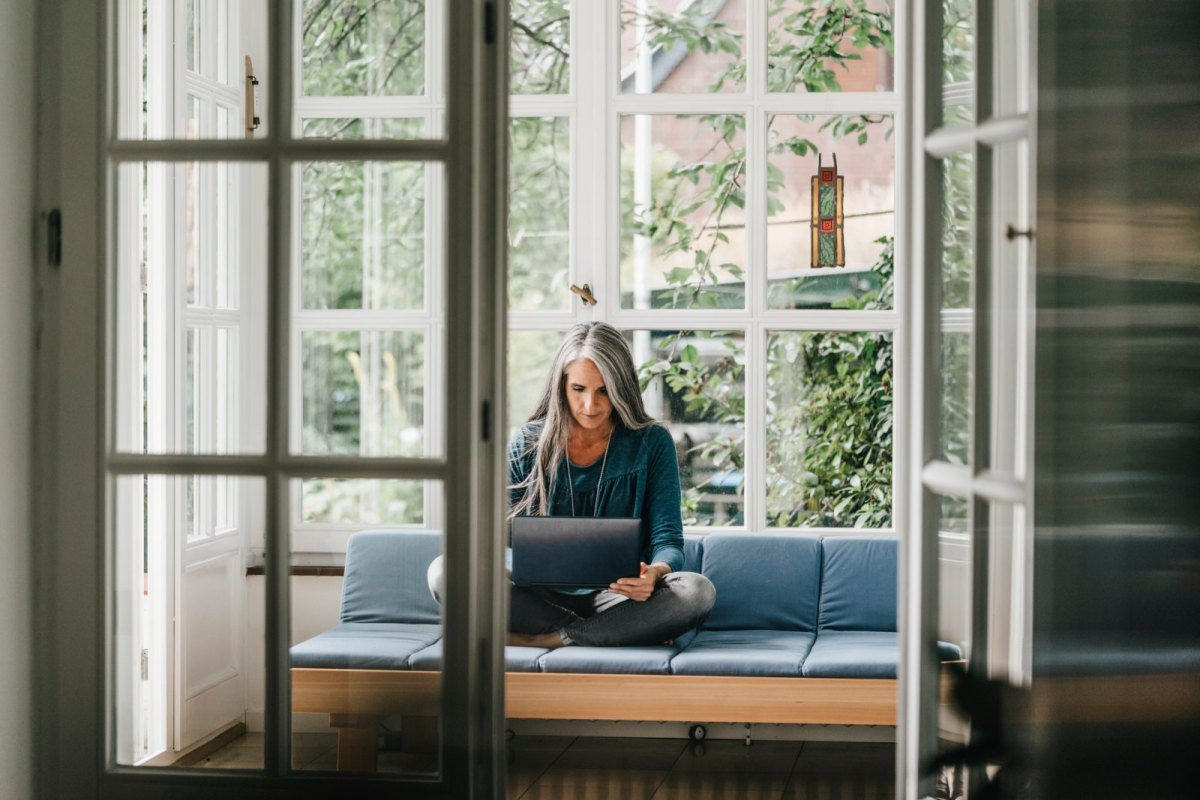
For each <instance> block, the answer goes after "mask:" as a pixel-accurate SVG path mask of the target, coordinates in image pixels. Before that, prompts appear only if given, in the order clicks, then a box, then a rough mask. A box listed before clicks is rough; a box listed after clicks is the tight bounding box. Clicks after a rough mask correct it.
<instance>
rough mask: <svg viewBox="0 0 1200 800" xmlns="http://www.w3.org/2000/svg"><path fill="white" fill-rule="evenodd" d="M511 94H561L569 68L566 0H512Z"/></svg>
mask: <svg viewBox="0 0 1200 800" xmlns="http://www.w3.org/2000/svg"><path fill="white" fill-rule="evenodd" d="M509 13H510V17H511V20H512V51H511V54H510V71H509V89H510V91H511V92H512V93H513V94H563V93H565V92H566V91H568V89H569V87H568V85H567V83H568V79H569V76H570V68H571V51H570V46H571V44H570V43H571V36H570V24H571V13H570V8H569V6H568V3H567V0H511V2H510V3H509Z"/></svg>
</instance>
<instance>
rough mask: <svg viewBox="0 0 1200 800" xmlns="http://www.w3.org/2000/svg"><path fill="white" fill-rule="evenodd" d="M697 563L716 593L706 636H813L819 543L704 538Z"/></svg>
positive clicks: (745, 536) (780, 536) (792, 536)
mask: <svg viewBox="0 0 1200 800" xmlns="http://www.w3.org/2000/svg"><path fill="white" fill-rule="evenodd" d="M701 563H702V569H701V571H702V572H703V573H704V575H705V576H706V577H707V578H708V579H709V580H710V581H712V582H713V586H715V587H716V589H717V603H716V605H715V606H713V610H712V611H711V612H710V613H709V615H708V620H707V621H706V622H705V623H704V629H705V630H726V631H728V630H739V629H744V630H781V631H815V630H816V628H817V601H818V597H819V594H820V583H821V539H820V537H818V536H814V535H812V534H802V533H771V534H764V533H714V534H710V535H709V536H706V537H705V538H704V551H703V556H702V560H701Z"/></svg>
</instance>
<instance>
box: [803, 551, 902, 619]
mask: <svg viewBox="0 0 1200 800" xmlns="http://www.w3.org/2000/svg"><path fill="white" fill-rule="evenodd" d="M823 544H824V547H825V565H824V568H823V570H822V575H821V630H822V631H824V630H826V629H832V630H841V631H895V630H896V568H897V565H896V537H894V536H887V537H883V536H831V537H828V538H826V539H825V541H824V543H823Z"/></svg>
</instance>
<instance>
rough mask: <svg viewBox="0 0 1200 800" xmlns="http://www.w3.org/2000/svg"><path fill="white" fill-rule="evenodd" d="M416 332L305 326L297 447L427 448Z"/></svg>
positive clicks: (411, 451) (403, 452) (421, 342)
mask: <svg viewBox="0 0 1200 800" xmlns="http://www.w3.org/2000/svg"><path fill="white" fill-rule="evenodd" d="M425 348H426V343H425V334H424V333H423V332H420V331H361V332H360V331H303V332H302V333H301V334H300V355H301V357H302V358H303V367H302V370H301V380H302V382H303V411H302V414H301V418H302V423H303V428H302V429H301V431H300V437H299V438H300V441H298V442H294V443H293V446H294V447H295V446H298V448H299V450H300V452H302V453H314V454H320V453H330V454H337V455H362V456H409V457H419V456H426V455H431V454H433V453H434V452H435V450H436V449H440V445H438V444H437V443H435V442H433V441H432V436H431V435H430V431H429V430H428V428H427V427H426V424H425V388H426V385H427V383H428V376H427V371H426V370H427V364H428V359H427V357H426V353H425Z"/></svg>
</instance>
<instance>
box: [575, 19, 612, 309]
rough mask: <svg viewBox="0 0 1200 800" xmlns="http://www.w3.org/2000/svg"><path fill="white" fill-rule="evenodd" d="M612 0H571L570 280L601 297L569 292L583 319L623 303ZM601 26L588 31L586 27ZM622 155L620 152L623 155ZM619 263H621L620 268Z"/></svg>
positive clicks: (590, 28)
mask: <svg viewBox="0 0 1200 800" xmlns="http://www.w3.org/2000/svg"><path fill="white" fill-rule="evenodd" d="M611 10H612V7H611V5H610V4H608V3H596V2H589V1H588V0H576V2H573V3H572V4H571V62H572V63H571V68H570V71H571V77H572V82H571V96H572V98H573V100H574V114H573V116H572V119H571V187H572V188H571V214H570V220H571V237H570V238H571V272H570V277H569V280H568V283H575V284H577V285H579V286H582V285H583V284H585V283H586V284H588V285H590V286H591V287H592V292H593V294H595V295H596V297H597V298H598V299H599V301H600V303H599V305H597V306H594V307H589V306H585V305H584V304H583V303H581V302H580V301H579V299H578V298H577V297H575V295H571V296H570V297H569V298H568V302H569V303H570V306H569V308H570V309H571V312H572V316H573V317H574V319H575V320H576V321H577V322H585V321H589V320H592V319H605V320H608V319H609V318H610V315H611V314H612V310H613V309H614V308H617V307H619V306H620V295H619V293H620V288H619V285H618V283H616V282H615V281H614V278H616V277H617V275H618V271H617V269H613V262H614V261H615V260H616V253H617V252H619V251H618V250H613V249H612V238H613V237H612V235H611V231H612V228H611V227H610V226H609V225H608V224H606V223H608V221H609V220H610V219H611V216H610V212H611V209H612V205H613V203H614V202H615V196H614V195H612V191H613V187H612V186H611V185H610V184H611V183H612V181H610V180H609V176H610V175H611V174H612V173H611V172H609V170H610V169H612V164H611V163H610V162H611V159H612V158H613V156H614V154H613V153H612V150H613V148H612V147H611V146H610V139H609V136H611V135H612V132H611V125H610V122H609V112H608V109H609V103H610V99H609V95H610V94H611V88H610V87H611V86H612V83H613V82H612V81H610V80H608V64H609V51H611V50H614V49H615V47H616V42H615V39H614V38H613V37H614V32H615V30H616V26H615V25H614V24H612V22H613V21H612V20H611V19H610V18H611V17H612V14H611V13H610V12H611ZM584 30H587V31H600V32H601V34H602V35H600V36H583V35H580V31H584ZM618 157H619V156H618ZM618 269H619V268H618Z"/></svg>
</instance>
